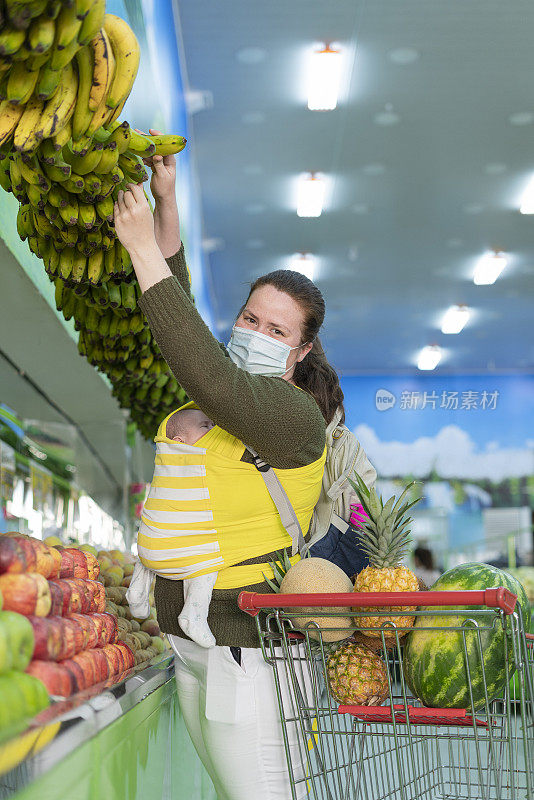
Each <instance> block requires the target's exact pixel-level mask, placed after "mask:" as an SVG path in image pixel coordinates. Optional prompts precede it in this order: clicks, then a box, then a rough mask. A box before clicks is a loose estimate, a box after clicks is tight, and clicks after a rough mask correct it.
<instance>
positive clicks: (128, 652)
mask: <svg viewBox="0 0 534 800" xmlns="http://www.w3.org/2000/svg"><path fill="white" fill-rule="evenodd" d="M116 647H118V648H119V650H120V651H121V653H122V654H123V663H124V666H125V669H129V668H130V667H133V666H134V664H135V655H134V652H133V650H132V649H131V647H128V645H127V644H124V642H119V643H118V644H117V645H116Z"/></svg>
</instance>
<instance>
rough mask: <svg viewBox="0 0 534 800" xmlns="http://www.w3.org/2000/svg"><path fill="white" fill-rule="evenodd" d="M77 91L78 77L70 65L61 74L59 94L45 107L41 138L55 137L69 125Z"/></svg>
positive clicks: (40, 132)
mask: <svg viewBox="0 0 534 800" xmlns="http://www.w3.org/2000/svg"><path fill="white" fill-rule="evenodd" d="M63 52H64V51H63ZM77 91H78V76H77V75H76V73H75V72H74V70H73V68H72V65H71V64H70V63H69V64H67V66H66V67H65V69H64V70H63V71H62V73H61V79H60V82H59V87H58V90H57V92H56V93H55V95H54V96H53V97H52V98H51V99H50V100H48V101H47V103H46V105H45V107H44V110H43V114H42V124H41V127H40V131H39V134H40V136H41V138H43V139H47V138H48V137H50V136H55V135H56V134H57V133H59V131H61V130H62V128H64V127H65V125H67V124H68V122H69V121H70V118H71V117H72V115H73V113H74V106H75V103H76V93H77Z"/></svg>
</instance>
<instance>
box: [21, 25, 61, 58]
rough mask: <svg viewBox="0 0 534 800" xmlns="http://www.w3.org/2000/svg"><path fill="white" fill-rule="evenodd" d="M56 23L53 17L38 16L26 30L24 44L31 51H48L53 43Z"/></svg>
mask: <svg viewBox="0 0 534 800" xmlns="http://www.w3.org/2000/svg"><path fill="white" fill-rule="evenodd" d="M55 34H56V23H55V21H54V20H53V19H49V18H46V17H38V18H37V19H35V20H34V21H33V22H32V24H31V25H30V28H29V30H28V34H27V36H26V44H27V46H28V47H29V48H30V52H32V53H48V51H49V50H50V48H51V47H52V45H53V44H54V38H55Z"/></svg>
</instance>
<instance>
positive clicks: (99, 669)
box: [87, 648, 109, 683]
mask: <svg viewBox="0 0 534 800" xmlns="http://www.w3.org/2000/svg"><path fill="white" fill-rule="evenodd" d="M87 654H88V655H91V658H92V659H93V662H94V665H95V670H96V674H97V676H98V677H97V683H102V681H105V680H106V678H107V677H108V675H109V665H108V660H107V658H106V656H105V655H104V653H103V652H102V650H101V649H100V648H95V649H94V650H88V651H87Z"/></svg>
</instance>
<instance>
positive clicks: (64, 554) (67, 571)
mask: <svg viewBox="0 0 534 800" xmlns="http://www.w3.org/2000/svg"><path fill="white" fill-rule="evenodd" d="M56 550H57V551H58V552H59V555H60V556H61V568H60V570H59V577H60V578H74V559H73V557H72V554H71V553H69V552H68V551H67V550H65V548H64V547H57V548H56Z"/></svg>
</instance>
